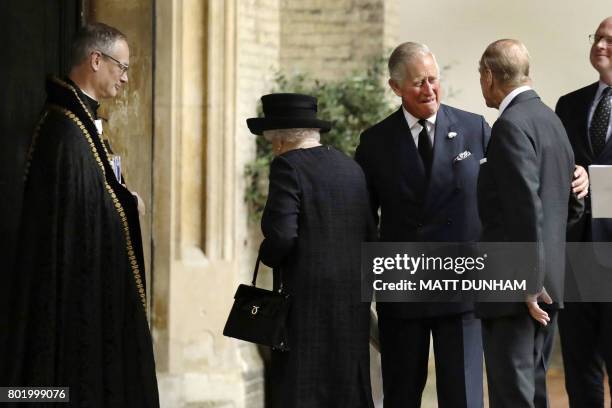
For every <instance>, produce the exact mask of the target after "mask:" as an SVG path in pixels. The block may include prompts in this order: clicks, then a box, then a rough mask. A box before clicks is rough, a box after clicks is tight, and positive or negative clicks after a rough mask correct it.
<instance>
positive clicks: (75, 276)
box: [0, 23, 159, 408]
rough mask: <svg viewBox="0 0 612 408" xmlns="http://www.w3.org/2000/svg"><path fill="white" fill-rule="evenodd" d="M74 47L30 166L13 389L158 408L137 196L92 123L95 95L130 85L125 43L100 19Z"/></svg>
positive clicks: (16, 299) (51, 96)
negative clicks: (56, 390) (57, 390)
mask: <svg viewBox="0 0 612 408" xmlns="http://www.w3.org/2000/svg"><path fill="white" fill-rule="evenodd" d="M74 50H75V51H74V52H73V53H74V54H76V56H77V57H78V56H79V55H78V54H79V52H81V54H82V55H84V57H83V58H81V59H79V58H77V63H76V64H73V68H72V71H71V73H70V75H69V78H70V79H58V78H49V79H48V80H47V85H46V86H47V102H46V105H45V107H44V109H43V113H42V116H41V119H40V122H39V124H38V127H37V129H36V131H35V135H34V139H33V143H32V147H31V149H30V157H29V159H28V164H27V168H26V176H25V177H26V182H25V191H24V200H23V203H24V204H23V211H22V221H21V227H20V236H19V245H18V246H19V250H18V255H17V263H16V266H15V268H14V270H13V271H12V273H11V277H10V281H9V282H11V283H10V284H11V285H12V287H11V292H12V294H13V296H12V302H11V305H12V306H11V308H10V310H9V312H10V314H11V319H12V320H11V322H12V324H11V327H10V329H11V330H10V332H11V333H10V341H9V343H8V344H9V345H10V349H8V350H6V351H7V353H6V355H7V356H8V357H9V358H8V359H6V360H7V361H6V363H7V367H8V368H7V371H6V372H8V373H9V375H10V378H9V385H12V386H63V387H69V388H70V389H69V396H70V404H69V405H66V404H61V406H75V407H77V406H78V407H85V406H87V407H130V408H132V407H147V408H149V407H158V406H159V401H158V399H159V398H158V391H157V380H156V375H155V362H154V358H153V348H152V341H151V335H150V331H149V327H148V324H147V316H146V306H147V300H146V294H145V287H146V285H145V275H144V263H143V253H142V243H141V237H140V225H139V221H138V210H137V204H136V200H135V198H134V196H133V195H132V193H131V192H130V191H129V190H128V189H127V188H126V187H125V186H124V185H122V184H121V183H120V182H119V181H118V180H117V178H116V176H115V174H114V172H113V168H112V166H111V162H110V160H109V153H108V152H107V151H106V148H105V146H104V145H103V143H102V141H101V138H100V136H99V135H98V132H97V129H96V125H95V123H94V120H95V118H96V109H97V106H98V103H97V101H96V99H99V98H104V97H113V96H115V95H116V94H117V92H118V90H119V89H120V88H121V86H122V85H123V84H124V83H125V82H127V72H126V71H127V63H128V61H129V49H128V47H127V42H126V40H125V36H123V34H121V33H120V32H118V31H117V30H115V29H113V28H111V27H108V26H106V25H103V24H99V23H95V24H90V25H88V26H86V27H85V28H84V29H83V31H82V32H81V33H80V34H79V36H78V37H77V40H76V41H75V47H74ZM77 84H78V85H77ZM0 385H3V384H0Z"/></svg>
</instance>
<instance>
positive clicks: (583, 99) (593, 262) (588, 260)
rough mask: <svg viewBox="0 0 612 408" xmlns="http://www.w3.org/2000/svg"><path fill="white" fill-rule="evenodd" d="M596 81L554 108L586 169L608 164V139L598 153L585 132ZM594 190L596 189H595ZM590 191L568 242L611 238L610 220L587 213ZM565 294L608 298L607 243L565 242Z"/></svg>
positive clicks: (611, 151)
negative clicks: (583, 209) (595, 165)
mask: <svg viewBox="0 0 612 408" xmlns="http://www.w3.org/2000/svg"><path fill="white" fill-rule="evenodd" d="M598 86H599V82H596V83H594V84H591V85H589V86H586V87H584V88H581V89H578V90H576V91H574V92H571V93H569V94H567V95H564V96H562V97H561V98H559V101H558V102H557V107H556V112H557V115H558V116H559V118H560V119H561V122H563V125H564V126H565V130H566V131H567V136H568V137H569V141H570V143H571V145H572V148H573V149H574V155H575V156H576V164H578V165H580V166H583V167H584V168H586V169H588V166H589V165H591V164H604V165H611V164H612V143H610V142H609V140H608V143H606V145H605V147H604V149H603V151H602V152H601V154H600V155H599V156H595V155H594V154H593V150H592V148H591V141H590V137H589V132H588V126H589V124H588V119H589V110H590V108H591V106H592V104H593V102H594V99H595V93H596V92H597V88H598ZM595 194H596V193H595ZM590 198H591V197H590V195H588V196H587V197H586V200H585V201H586V210H585V212H584V216H583V217H581V218H580V220H579V221H578V222H576V223H575V224H574V225H572V226H571V228H570V227H568V234H567V240H568V241H569V242H609V241H612V220H611V219H607V218H592V217H591V200H590ZM569 245H571V247H570V248H569V249H568V257H569V263H568V268H567V275H566V283H565V288H566V289H565V295H566V299H568V300H574V301H575V300H589V299H597V300H602V301H603V300H607V299H609V298H610V293H611V292H610V290H611V287H610V283H609V282H610V273H611V271H612V269H611V268H612V251H610V246H609V244H594V245H593V246H591V244H585V243H583V244H575V243H571V244H569Z"/></svg>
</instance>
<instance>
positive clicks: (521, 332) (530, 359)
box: [482, 310, 586, 408]
mask: <svg viewBox="0 0 612 408" xmlns="http://www.w3.org/2000/svg"><path fill="white" fill-rule="evenodd" d="M548 315H549V316H550V319H551V320H550V322H549V324H548V325H547V326H546V327H544V326H542V325H541V324H540V323H538V322H536V321H535V320H533V319H532V318H531V316H529V313H527V311H526V310H525V313H524V314H520V315H513V316H506V317H499V318H491V319H483V320H482V340H483V347H484V355H485V365H486V367H487V383H488V388H489V406H490V408H534V407H536V408H547V407H548V397H547V395H546V371H547V369H548V363H549V361H550V356H551V354H552V347H553V340H554V333H555V323H556V318H557V312H556V311H549V312H548ZM585 408H586V407H585Z"/></svg>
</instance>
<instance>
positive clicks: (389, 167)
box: [355, 105, 490, 317]
mask: <svg viewBox="0 0 612 408" xmlns="http://www.w3.org/2000/svg"><path fill="white" fill-rule="evenodd" d="M450 132H455V133H456V136H455V137H452V138H449V137H448V134H449V133H450ZM489 135H490V128H489V125H487V123H486V122H485V120H484V118H483V117H482V116H480V115H475V114H473V113H469V112H465V111H462V110H459V109H456V108H452V107H450V106H447V105H441V106H440V109H439V110H438V114H437V117H436V129H435V137H434V150H433V164H432V171H431V178H430V181H429V185H427V184H426V182H425V169H424V167H423V163H422V161H421V158H420V156H419V153H418V151H417V147H416V145H415V143H414V139H413V137H412V134H411V133H410V128H409V127H408V123H407V122H406V118H405V117H404V113H403V111H402V109H401V107H400V109H398V110H397V111H396V112H395V113H393V114H391V115H390V116H389V117H387V118H386V119H384V120H383V121H381V122H379V123H377V124H376V125H374V126H372V127H371V128H369V129H367V130H366V131H365V132H363V134H362V135H361V142H360V144H359V147H358V148H357V152H356V154H355V159H356V160H357V162H358V163H359V164H361V167H362V168H363V170H364V173H365V175H366V180H367V182H368V189H369V192H370V203H371V205H372V211H373V213H374V216H375V217H376V218H377V219H378V210H379V209H380V213H381V216H380V240H381V241H383V242H442V241H446V242H466V241H467V242H469V241H477V240H478V238H479V235H480V221H479V219H478V210H477V205H476V179H477V176H478V165H479V160H480V159H481V158H483V157H484V152H485V149H486V145H487V143H488V139H489ZM465 151H469V152H471V156H469V157H467V158H466V159H464V160H461V161H455V160H454V159H455V158H456V157H457V156H458V155H459V154H460V153H462V152H465ZM377 308H378V310H379V313H381V314H388V315H391V316H396V317H424V316H438V315H446V314H456V313H462V312H464V311H467V310H471V309H472V308H473V306H472V304H469V303H450V304H449V303H444V304H442V303H379V304H377Z"/></svg>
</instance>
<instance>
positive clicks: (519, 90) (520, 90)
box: [499, 85, 531, 116]
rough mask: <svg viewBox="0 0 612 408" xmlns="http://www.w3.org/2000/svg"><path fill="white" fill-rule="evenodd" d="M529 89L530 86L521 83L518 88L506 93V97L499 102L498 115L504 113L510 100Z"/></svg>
mask: <svg viewBox="0 0 612 408" xmlns="http://www.w3.org/2000/svg"><path fill="white" fill-rule="evenodd" d="M530 89H531V87H530V86H529V85H523V86H519V87H518V88H516V89H515V90H513V91H512V92H510V93H509V94H508V95H506V97H505V98H504V99H503V100H502V101H501V103H500V104H499V116H501V114H502V113H504V111H505V110H506V108H507V107H508V105H510V102H512V100H513V99H514V98H516V96H517V95H518V94H520V93H523V92H525V91H528V90H530Z"/></svg>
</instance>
